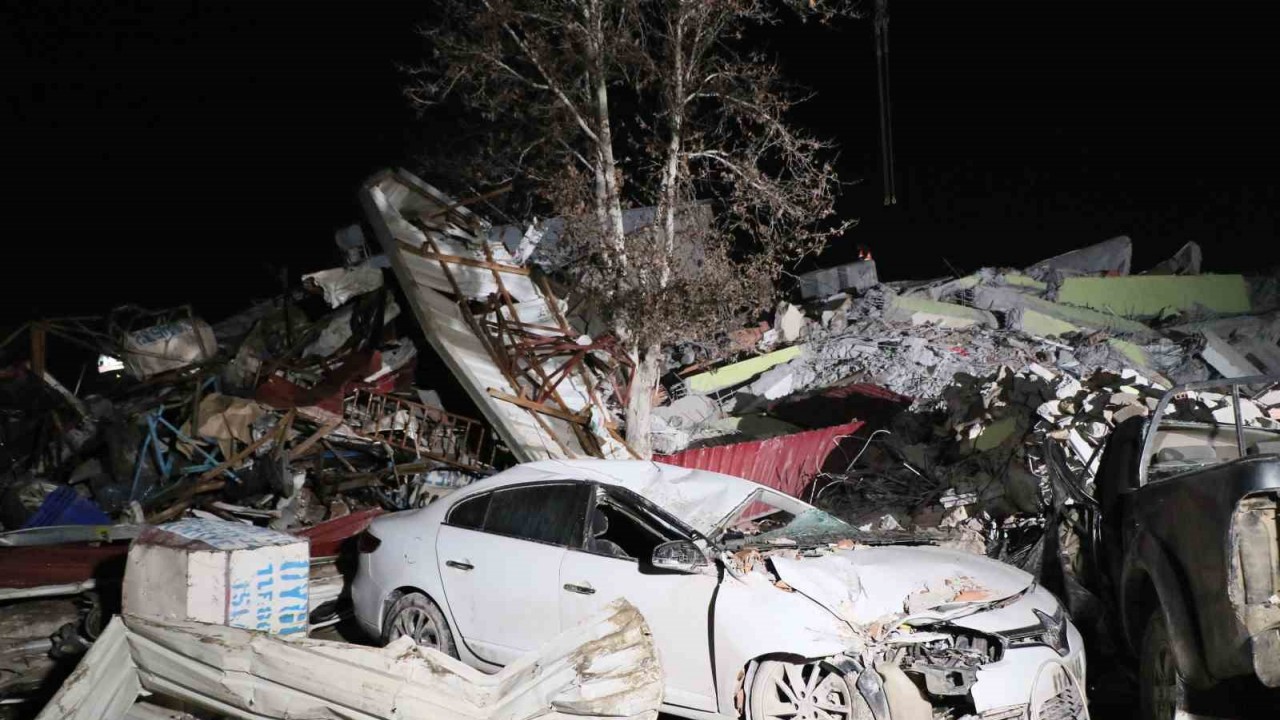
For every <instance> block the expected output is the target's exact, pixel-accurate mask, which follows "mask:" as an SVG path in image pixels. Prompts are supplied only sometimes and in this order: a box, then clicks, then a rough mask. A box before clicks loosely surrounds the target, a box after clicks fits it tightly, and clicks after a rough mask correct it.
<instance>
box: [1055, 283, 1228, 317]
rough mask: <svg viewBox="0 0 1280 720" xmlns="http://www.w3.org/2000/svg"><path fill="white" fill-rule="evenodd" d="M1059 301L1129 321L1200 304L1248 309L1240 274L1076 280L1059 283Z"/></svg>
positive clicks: (1219, 308) (1219, 310) (1218, 309)
mask: <svg viewBox="0 0 1280 720" xmlns="http://www.w3.org/2000/svg"><path fill="white" fill-rule="evenodd" d="M1058 302H1060V303H1066V304H1068V305H1078V306H1081V307H1088V308H1093V309H1095V310H1101V311H1105V312H1113V313H1116V314H1117V315H1123V316H1125V317H1129V318H1153V317H1159V316H1161V315H1163V314H1165V313H1168V312H1170V311H1180V310H1190V309H1191V308H1193V307H1195V306H1196V305H1202V306H1204V307H1206V308H1208V309H1210V310H1212V311H1214V312H1217V313H1221V314H1223V315H1241V314H1245V313H1248V312H1249V311H1250V310H1251V306H1250V303H1249V287H1248V285H1247V283H1246V282H1245V279H1244V277H1243V276H1241V275H1131V276H1128V277H1078V278H1067V279H1066V280H1063V281H1062V286H1061V287H1060V288H1059V289H1058Z"/></svg>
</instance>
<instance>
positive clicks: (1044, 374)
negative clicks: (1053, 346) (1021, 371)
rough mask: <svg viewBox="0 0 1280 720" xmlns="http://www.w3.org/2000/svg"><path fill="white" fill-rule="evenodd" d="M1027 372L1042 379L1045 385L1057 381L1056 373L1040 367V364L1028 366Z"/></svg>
mask: <svg viewBox="0 0 1280 720" xmlns="http://www.w3.org/2000/svg"><path fill="white" fill-rule="evenodd" d="M1027 371H1028V372H1030V373H1031V374H1033V375H1037V376H1039V377H1040V378H1042V379H1044V381H1045V382H1047V383H1052V382H1053V381H1054V380H1057V379H1058V375H1057V374H1056V373H1054V372H1052V371H1050V370H1049V369H1048V368H1046V367H1045V366H1043V365H1041V364H1040V363H1030V364H1028V365H1027Z"/></svg>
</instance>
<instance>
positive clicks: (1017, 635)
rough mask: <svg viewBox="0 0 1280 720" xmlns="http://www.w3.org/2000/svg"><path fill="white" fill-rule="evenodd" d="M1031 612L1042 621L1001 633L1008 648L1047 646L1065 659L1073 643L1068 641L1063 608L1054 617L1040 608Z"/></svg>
mask: <svg viewBox="0 0 1280 720" xmlns="http://www.w3.org/2000/svg"><path fill="white" fill-rule="evenodd" d="M1031 612H1033V613H1035V616H1036V619H1038V620H1039V621H1040V622H1039V623H1038V624H1036V625H1029V626H1027V627H1023V628H1017V629H1014V630H1007V631H1005V632H1002V633H999V635H1000V637H1001V638H1002V639H1003V640H1004V641H1005V644H1006V646H1008V647H1010V648H1018V647H1027V646H1030V645H1046V646H1048V647H1051V648H1053V649H1054V651H1056V652H1057V653H1058V654H1059V655H1061V656H1063V657H1066V656H1067V655H1069V654H1071V643H1070V641H1069V640H1068V639H1067V614H1066V612H1065V611H1064V610H1063V609H1062V606H1061V605H1059V606H1058V609H1057V610H1056V611H1054V613H1053V614H1052V615H1050V614H1049V613H1047V612H1044V611H1043V610H1040V609H1038V608H1033V609H1032V610H1031Z"/></svg>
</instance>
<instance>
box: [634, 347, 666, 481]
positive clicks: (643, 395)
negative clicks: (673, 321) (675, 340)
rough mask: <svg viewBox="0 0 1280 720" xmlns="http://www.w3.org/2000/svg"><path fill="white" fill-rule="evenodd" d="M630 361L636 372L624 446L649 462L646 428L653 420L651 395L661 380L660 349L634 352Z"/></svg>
mask: <svg viewBox="0 0 1280 720" xmlns="http://www.w3.org/2000/svg"><path fill="white" fill-rule="evenodd" d="M632 358H633V359H634V360H635V363H636V371H635V375H633V376H632V378H631V397H630V398H628V401H627V444H628V445H630V446H631V449H632V450H635V451H636V454H638V455H639V456H640V459H642V460H648V459H650V458H652V457H653V443H652V442H650V440H649V426H650V425H651V424H652V422H651V421H652V418H653V395H654V391H655V390H657V388H658V378H659V376H660V368H659V364H660V363H661V361H662V347H661V346H660V345H651V346H649V347H648V348H645V349H644V351H643V352H633V353H632Z"/></svg>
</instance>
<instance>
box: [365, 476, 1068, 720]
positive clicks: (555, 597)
mask: <svg viewBox="0 0 1280 720" xmlns="http://www.w3.org/2000/svg"><path fill="white" fill-rule="evenodd" d="M858 535H859V533H858V532H857V531H856V530H855V529H854V528H853V527H851V526H849V525H847V524H846V523H844V522H842V521H840V520H838V519H836V518H834V517H832V516H831V515H828V514H827V513H824V512H822V511H821V510H818V509H817V508H814V507H812V506H810V505H807V504H805V503H803V502H800V501H798V500H796V499H794V498H791V497H788V496H786V495H783V494H781V493H778V492H775V491H773V490H770V489H769V488H767V487H764V486H762V485H758V484H756V483H753V482H749V481H747V480H743V479H741V478H735V477H730V476H727V475H720V474H718V473H711V472H705V471H700V470H689V469H685V468H679V467H673V466H669V465H662V464H659V463H651V462H642V461H606V460H575V461H546V462H538V463H530V464H526V465H521V466H518V467H515V468H512V469H510V470H507V471H505V472H502V473H499V474H497V475H495V476H493V477H491V478H488V479H485V480H482V481H479V482H477V483H474V484H472V485H470V486H468V487H466V488H463V489H461V490H458V491H456V492H454V493H452V494H450V495H448V496H447V497H445V498H444V499H442V500H440V501H438V502H436V503H433V504H432V505H430V506H428V507H426V508H423V509H421V510H412V511H408V512H402V513H395V514H392V515H386V516H383V517H380V518H378V519H376V520H374V522H373V524H372V525H371V526H370V527H369V530H368V532H367V533H366V534H365V535H363V536H361V538H360V541H359V545H360V567H359V570H358V571H357V573H356V578H355V581H354V583H353V586H352V597H353V600H354V603H355V611H356V617H357V618H358V619H359V621H360V623H361V624H362V625H363V626H364V627H365V629H366V630H368V631H369V632H371V633H373V634H374V635H375V636H376V637H379V638H381V640H382V642H384V643H385V642H389V641H390V640H393V639H395V638H397V637H400V636H401V635H410V636H412V637H413V639H414V640H415V641H417V642H418V643H420V644H423V645H430V646H434V647H436V648H437V649H439V650H442V651H444V652H446V653H449V654H451V655H454V656H456V657H458V658H460V659H462V660H463V661H464V662H466V663H468V664H470V665H472V666H474V667H476V668H480V669H482V670H489V671H495V670H497V669H498V668H500V667H502V666H503V665H506V664H507V663H510V662H512V661H513V660H514V659H515V658H517V657H519V656H520V655H522V654H524V653H527V652H529V651H531V650H534V649H536V648H538V647H539V646H540V645H541V644H542V643H544V642H545V641H547V640H548V639H550V638H552V637H553V636H554V635H556V634H557V633H559V632H560V631H561V630H562V629H565V628H568V627H571V626H573V625H575V624H577V623H578V622H579V621H581V620H583V619H585V618H587V617H589V616H590V615H591V614H592V613H593V612H595V611H597V610H598V609H600V608H601V607H602V606H603V605H605V604H606V603H608V602H610V601H611V600H613V599H615V598H618V597H625V598H626V599H627V600H629V601H630V602H631V603H632V604H634V605H635V606H636V607H637V608H639V609H640V611H641V613H642V614H643V615H644V617H645V619H646V620H647V621H648V623H649V627H650V628H651V631H652V633H653V638H654V641H655V644H656V646H657V648H658V654H659V657H660V660H661V663H662V668H663V671H664V673H665V675H666V695H665V701H664V703H665V704H664V709H665V710H666V711H667V712H670V713H672V714H674V715H680V716H684V717H689V718H740V717H745V718H747V720H766V719H769V720H775V719H776V720H784V719H785V720H855V719H856V720H873V719H874V720H890V718H893V719H894V720H915V719H916V718H925V719H926V720H927V719H928V718H929V717H930V716H931V715H932V714H933V713H934V712H936V713H939V715H938V716H939V717H953V718H959V717H964V716H966V715H972V716H975V717H980V718H983V719H984V720H1014V719H1021V718H1026V719H1028V720H1075V719H1076V718H1085V717H1087V710H1086V709H1085V707H1084V702H1085V701H1084V693H1083V690H1082V688H1083V687H1084V680H1085V658H1084V647H1083V642H1082V640H1081V636H1080V633H1079V632H1077V631H1076V629H1075V627H1074V626H1073V625H1072V624H1071V623H1070V621H1069V620H1068V619H1067V618H1066V617H1065V616H1064V611H1063V608H1062V606H1061V605H1060V604H1059V602H1058V601H1057V600H1056V599H1055V598H1054V597H1053V595H1051V594H1050V593H1049V592H1047V591H1046V590H1044V589H1043V588H1041V587H1039V586H1037V585H1036V584H1035V582H1034V581H1033V578H1032V577H1031V576H1030V575H1028V574H1027V573H1025V572H1023V571H1021V570H1018V569H1016V568H1013V567H1011V566H1008V565H1004V564H1001V563H998V562H995V561H993V560H989V559H987V558H984V557H980V556H977V555H970V554H966V553H960V552H954V551H949V550H943V549H940V548H933V547H915V546H881V547H871V546H866V545H860V544H857V543H855V542H852V541H851V538H856V537H857V536H858ZM931 706H932V708H931Z"/></svg>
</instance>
